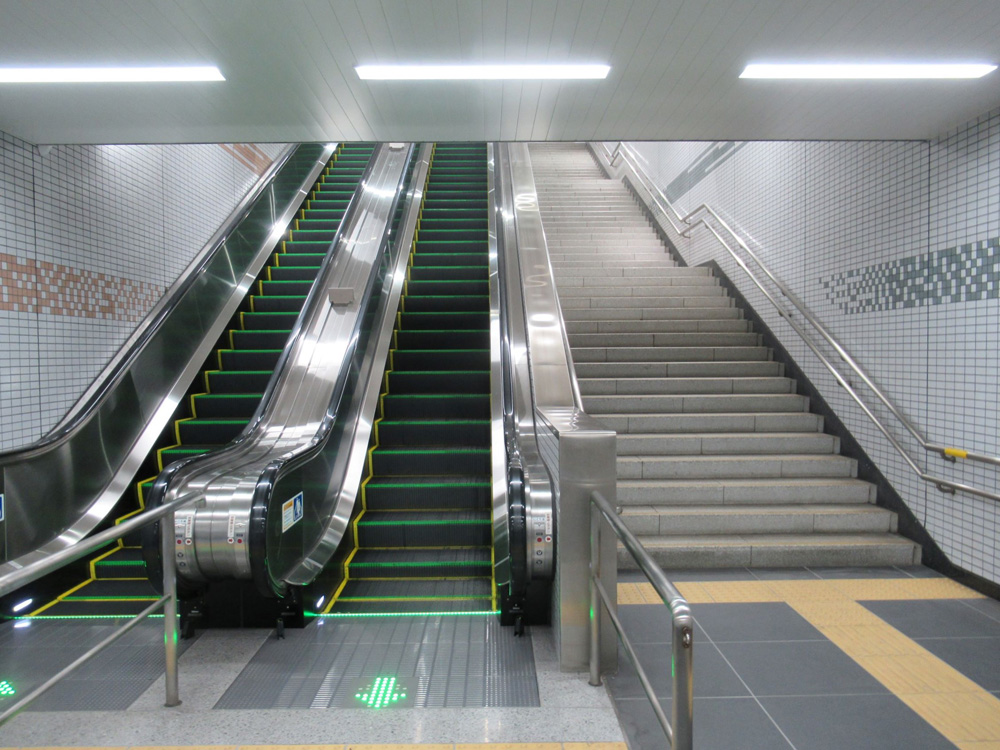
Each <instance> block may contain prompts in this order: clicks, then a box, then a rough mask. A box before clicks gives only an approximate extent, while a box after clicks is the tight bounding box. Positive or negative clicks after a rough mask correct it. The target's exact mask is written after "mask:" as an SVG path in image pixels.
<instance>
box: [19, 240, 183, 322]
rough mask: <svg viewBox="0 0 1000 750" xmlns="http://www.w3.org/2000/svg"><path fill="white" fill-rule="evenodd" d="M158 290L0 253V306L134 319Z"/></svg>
mask: <svg viewBox="0 0 1000 750" xmlns="http://www.w3.org/2000/svg"><path fill="white" fill-rule="evenodd" d="M163 291H164V289H163V287H161V286H159V285H157V284H149V283H146V282H141V281H135V280H134V279H128V278H125V277H122V276H111V275H109V274H105V273H97V272H95V271H89V270H87V269H85V268H74V267H72V266H64V265H60V264H58V263H49V262H47V261H41V262H37V261H34V260H31V259H27V258H19V257H17V256H15V255H9V254H7V253H0V310H8V311H11V312H25V313H43V314H47V315H66V316H70V317H74V318H101V319H104V320H119V321H129V322H137V321H139V320H142V318H143V317H144V316H145V315H146V313H148V312H149V310H150V308H151V307H152V306H153V305H154V304H155V303H156V301H157V300H158V299H159V298H160V296H161V295H162V294H163Z"/></svg>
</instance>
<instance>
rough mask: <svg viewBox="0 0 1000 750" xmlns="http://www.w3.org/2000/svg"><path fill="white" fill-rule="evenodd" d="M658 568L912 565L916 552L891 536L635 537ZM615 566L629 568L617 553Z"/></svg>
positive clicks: (631, 563)
mask: <svg viewBox="0 0 1000 750" xmlns="http://www.w3.org/2000/svg"><path fill="white" fill-rule="evenodd" d="M639 541H640V542H642V544H643V546H644V547H645V548H646V551H647V552H649V553H650V555H652V557H653V559H654V560H655V561H656V562H657V564H658V565H659V566H660V567H661V568H664V569H673V568H730V567H748V568H784V567H801V566H804V565H809V566H830V567H840V566H845V567H846V566H873V567H882V566H892V565H918V564H919V563H920V556H921V554H920V547H919V545H917V544H915V543H914V542H911V541H910V540H909V539H905V538H903V537H901V536H898V535H896V534H758V535H745V536H726V535H718V536H716V535H704V536H701V535H698V536H675V537H654V536H641V537H639ZM618 566H619V568H622V569H628V568H630V567H631V568H634V567H635V562H634V561H632V557H631V555H629V554H628V552H626V551H625V550H624V549H623V548H621V547H620V548H619V550H618Z"/></svg>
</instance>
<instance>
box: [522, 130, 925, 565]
mask: <svg viewBox="0 0 1000 750" xmlns="http://www.w3.org/2000/svg"><path fill="white" fill-rule="evenodd" d="M531 159H532V164H533V168H534V175H535V183H536V187H537V190H538V200H539V207H540V210H541V215H542V221H543V225H544V228H545V235H546V239H547V241H548V247H549V252H550V257H551V259H552V266H553V269H554V271H555V278H556V285H557V288H558V291H559V298H560V301H561V305H562V311H563V316H564V318H565V320H566V326H567V329H568V333H569V340H570V346H571V349H572V353H573V360H574V363H575V366H576V372H577V376H578V378H579V383H580V391H581V393H582V395H583V402H584V407H585V409H586V411H587V412H588V413H589V414H590V415H592V416H594V417H595V418H597V419H599V420H601V421H602V422H604V423H605V424H606V425H607V426H608V427H610V428H612V429H614V430H615V431H616V432H617V433H618V504H619V506H621V507H622V511H621V515H622V518H623V519H624V520H625V522H626V524H627V525H628V527H629V528H630V529H631V530H632V531H633V532H634V533H635V534H636V535H637V536H639V539H640V540H641V541H642V543H643V545H645V547H646V549H647V550H649V551H650V553H651V554H652V555H653V557H654V559H656V561H657V562H658V563H659V564H660V565H661V566H662V567H664V568H717V567H733V566H747V567H783V566H852V565H913V564H916V563H919V562H920V547H919V546H918V545H916V544H915V543H913V542H912V541H910V540H908V539H905V538H903V537H901V536H898V535H897V534H895V533H894V532H895V531H896V516H895V514H894V513H892V512H890V511H888V510H886V509H884V508H880V507H878V506H876V505H875V504H874V503H875V486H874V485H872V484H869V483H867V482H864V481H861V480H859V479H858V478H857V463H856V461H854V460H853V459H850V458H847V457H844V456H841V455H840V445H839V439H838V438H836V437H834V436H832V435H827V434H825V433H824V432H823V418H822V417H821V416H819V415H816V414H811V413H810V412H809V399H808V398H807V397H805V396H801V395H799V394H798V393H797V388H796V382H795V381H794V380H792V379H790V378H787V377H785V376H784V366H783V365H782V364H781V363H779V362H775V361H773V359H772V352H771V350H770V349H768V348H767V347H764V346H763V345H762V343H761V337H760V335H759V334H757V333H754V332H753V331H752V330H751V328H750V323H749V322H748V321H746V320H744V319H743V313H742V310H740V309H739V308H737V307H735V306H734V302H733V300H732V299H731V298H730V297H729V296H728V295H727V294H726V291H725V290H724V289H723V288H722V287H721V286H720V285H719V283H718V279H716V278H715V277H713V276H712V273H711V270H710V269H708V268H686V267H678V266H677V264H676V263H675V262H674V260H673V259H672V258H671V256H670V255H669V254H668V252H667V249H666V247H665V245H664V244H663V242H662V241H661V240H660V238H659V236H658V235H657V234H656V232H655V231H654V229H653V227H652V226H651V224H650V222H649V221H648V219H647V218H646V215H645V213H644V212H643V210H642V208H641V207H640V205H639V204H638V202H637V201H636V200H635V198H634V197H633V196H632V195H631V194H630V193H629V192H628V190H627V189H626V188H625V186H624V185H623V184H622V183H620V182H618V181H615V180H609V179H606V178H605V177H604V175H603V173H602V172H601V170H600V169H599V167H598V166H597V164H596V162H595V161H594V159H593V157H592V156H591V154H590V152H589V150H588V149H587V147H586V146H585V145H584V144H533V145H532V146H531ZM619 561H620V564H622V565H623V566H628V565H632V564H634V563H632V558H631V556H629V555H627V554H620V555H619Z"/></svg>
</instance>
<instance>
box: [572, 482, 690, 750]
mask: <svg viewBox="0 0 1000 750" xmlns="http://www.w3.org/2000/svg"><path fill="white" fill-rule="evenodd" d="M590 502H591V503H592V504H593V506H594V508H595V509H596V511H597V512H595V513H592V514H591V524H590V529H591V537H590V684H591V685H595V686H596V685H600V684H601V673H600V643H601V610H600V607H601V604H602V603H603V604H604V607H605V608H606V609H607V612H608V614H609V615H610V616H611V622H612V623H613V624H614V626H615V630H617V631H618V638H619V639H620V640H621V643H622V646H624V648H625V653H626V654H628V658H629V660H630V661H631V662H632V666H634V667H635V672H636V674H637V675H638V677H639V682H640V684H641V685H642V689H643V691H644V692H645V693H646V697H647V698H648V699H649V702H650V704H651V705H652V707H653V713H654V714H655V715H656V720H657V721H658V722H660V726H661V727H662V728H663V731H664V733H665V734H666V735H667V740H668V741H669V742H670V746H671V747H672V748H673V750H691V746H692V744H693V734H694V617H693V616H692V615H691V608H690V607H689V606H688V603H687V600H686V599H685V598H684V597H683V596H682V595H681V593H680V592H679V591H678V590H677V588H676V587H675V586H674V585H673V584H672V583H671V582H670V580H669V579H668V578H667V576H666V574H664V572H663V570H661V569H660V567H659V566H658V565H657V564H656V562H655V561H654V560H653V558H652V557H651V556H650V554H649V553H648V552H647V551H646V548H645V547H643V546H642V543H641V542H640V541H639V540H638V539H636V537H635V535H634V534H633V533H632V532H631V531H629V529H628V527H627V526H625V523H624V522H623V521H622V520H621V518H619V516H618V514H617V513H616V512H615V509H614V508H613V507H612V506H611V503H609V502H608V501H607V500H606V499H605V498H604V496H603V495H602V494H601V493H600V492H592V493H591V494H590ZM602 517H603V519H604V520H605V521H607V522H608V524H610V526H611V529H612V530H613V531H614V532H615V535H616V536H617V537H618V539H619V540H620V541H621V543H622V544H623V545H624V546H625V549H627V550H628V552H629V554H630V555H632V557H633V558H634V559H635V561H636V562H637V563H638V564H639V569H640V570H641V571H642V572H643V574H644V575H645V576H646V578H647V579H648V580H649V582H650V583H651V584H652V586H653V588H654V589H655V590H656V593H657V594H658V595H659V596H660V599H662V600H663V603H664V604H665V605H667V608H668V609H669V610H670V623H671V639H670V645H671V663H672V664H673V670H672V672H673V674H672V686H671V717H670V719H669V720H668V719H667V715H666V713H664V711H663V707H662V706H661V705H660V701H659V700H658V699H657V698H656V692H655V691H654V689H653V684H652V683H651V682H650V680H649V677H647V676H646V672H645V670H643V668H642V666H641V665H640V664H639V658H638V655H637V654H636V652H635V648H634V647H633V646H632V643H631V641H629V639H628V636H626V635H625V631H624V628H623V627H622V623H621V620H619V619H618V615H617V613H616V612H615V607H614V602H613V600H612V599H611V597H610V596H609V595H608V592H607V591H606V590H605V589H604V586H603V585H602V583H601V576H600V570H601V523H600V521H601V518H602Z"/></svg>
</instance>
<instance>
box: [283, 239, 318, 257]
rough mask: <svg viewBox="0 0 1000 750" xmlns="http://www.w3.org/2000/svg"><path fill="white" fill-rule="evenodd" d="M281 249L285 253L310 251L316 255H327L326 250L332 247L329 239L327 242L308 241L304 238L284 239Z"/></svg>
mask: <svg viewBox="0 0 1000 750" xmlns="http://www.w3.org/2000/svg"><path fill="white" fill-rule="evenodd" d="M281 249H282V251H283V252H284V254H285V255H297V254H299V253H309V254H311V255H315V254H316V253H320V254H322V255H326V251H327V250H329V249H330V242H329V240H328V241H326V242H306V241H304V240H297V241H292V240H284V241H283V242H282V243H281Z"/></svg>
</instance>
